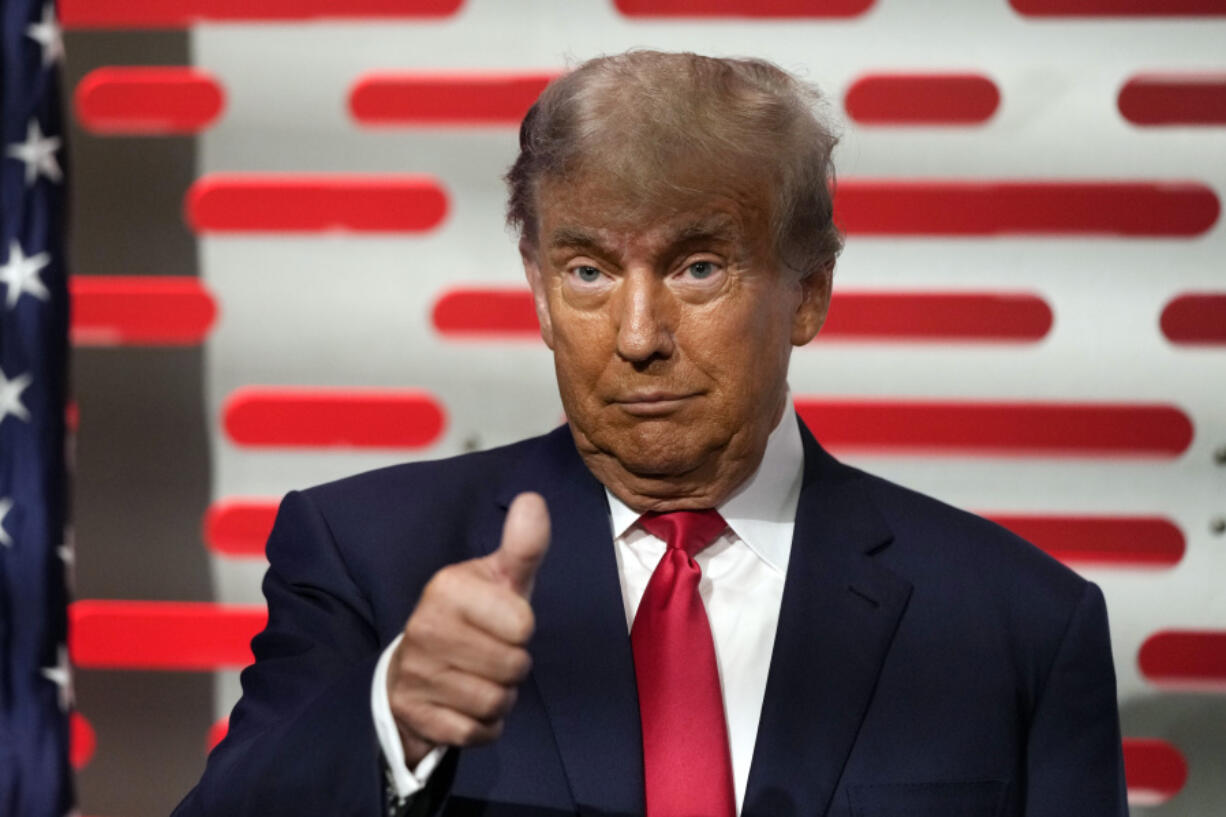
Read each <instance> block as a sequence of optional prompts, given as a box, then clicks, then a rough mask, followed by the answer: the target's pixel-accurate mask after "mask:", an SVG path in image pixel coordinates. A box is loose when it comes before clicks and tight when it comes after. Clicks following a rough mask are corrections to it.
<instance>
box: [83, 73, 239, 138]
mask: <svg viewBox="0 0 1226 817" xmlns="http://www.w3.org/2000/svg"><path fill="white" fill-rule="evenodd" d="M74 103H75V108H76V114H77V120H78V121H79V122H80V123H81V125H82V126H83V127H85V129H86V130H90V131H93V132H94V133H124V134H174V133H199V132H200V131H202V130H204V129H205V128H207V127H208V126H209V125H211V124H213V122H214V120H216V119H217V117H218V116H220V115H221V109H222V107H223V106H224V104H225V95H224V93H223V92H222V89H221V85H220V84H219V83H218V82H217V80H216V79H215V78H214V77H213V76H212V75H211V74H208V73H206V72H204V71H201V70H199V69H196V68H180V67H166V68H143V67H141V68H127V67H124V68H117V67H109V68H98V69H96V70H94V71H91V72H89V73H88V74H86V75H85V77H84V78H83V79H82V80H81V82H80V84H78V85H77V90H76V93H75V95H74Z"/></svg>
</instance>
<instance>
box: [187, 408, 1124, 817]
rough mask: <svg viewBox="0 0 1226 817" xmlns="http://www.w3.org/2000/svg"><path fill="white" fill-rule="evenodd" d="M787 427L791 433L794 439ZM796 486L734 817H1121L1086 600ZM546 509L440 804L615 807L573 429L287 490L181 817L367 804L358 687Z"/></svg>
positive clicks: (1053, 581) (1046, 566)
mask: <svg viewBox="0 0 1226 817" xmlns="http://www.w3.org/2000/svg"><path fill="white" fill-rule="evenodd" d="M802 429H803V427H802ZM802 434H803V437H804V449H805V474H804V483H803V487H802V489H801V495H800V505H799V509H798V511H797V516H796V528H795V537H794V544H793V546H792V555H791V561H790V563H789V565H788V574H787V581H786V586H785V590H784V596H783V603H782V610H781V614H780V618H779V628H778V632H777V635H776V639H775V646H774V652H773V657H772V659H771V666H770V671H769V679H768V682H767V688H766V698H765V703H764V705H763V708H762V715H761V722H760V725H759V728H758V739H757V744H756V746H755V749H754V756H753V764H752V768H751V771H750V775H749V783H748V790H747V792H746V796H745V803H744V807H743V814H744V815H752V817H790V816H791V815H829V816H830V817H870V815H906V816H907V817H980V815H982V817H1021V815H1025V817H1067V816H1068V815H1076V817H1099V816H1100V815H1102V816H1103V817H1105V816H1106V815H1112V816H1113V817H1115V816H1117V815H1125V814H1127V806H1126V804H1125V789H1124V776H1123V764H1122V760H1121V749H1120V736H1119V726H1118V716H1117V709H1116V699H1115V677H1114V670H1113V666H1112V661H1111V649H1110V643H1109V640H1108V634H1107V620H1106V611H1105V608H1104V605H1103V598H1102V595H1101V593H1100V592H1099V590H1098V588H1097V587H1095V586H1094V585H1093V584H1091V583H1089V582H1086V581H1085V580H1083V579H1081V578H1080V577H1078V576H1077V575H1076V574H1074V573H1073V572H1072V571H1070V570H1068V569H1067V568H1065V567H1063V566H1062V565H1060V564H1059V563H1057V562H1056V561H1054V560H1052V559H1050V558H1048V557H1047V556H1046V555H1044V554H1043V553H1041V552H1040V551H1038V550H1037V549H1036V548H1034V547H1033V546H1032V545H1030V544H1028V543H1026V542H1024V541H1022V540H1020V539H1018V538H1017V537H1015V536H1013V535H1011V534H1009V533H1008V532H1006V531H1004V530H1002V529H1001V528H999V527H997V526H995V525H993V524H991V523H989V522H987V521H985V520H983V519H980V518H978V517H975V516H972V515H970V514H967V513H963V512H961V511H958V510H955V509H953V508H950V507H948V506H946V505H943V504H941V503H939V502H936V501H934V500H932V499H929V498H926V497H924V496H921V495H919V494H916V493H914V492H912V491H908V490H906V489H903V488H900V487H898V486H896V485H893V484H891V483H888V482H886V481H884V480H881V479H878V478H876V477H873V476H870V475H867V474H865V473H863V472H861V471H858V470H856V469H853V468H850V467H848V466H845V465H843V464H841V463H839V462H838V461H836V460H835V459H834V458H832V457H831V456H829V455H828V454H827V453H826V452H825V451H823V450H822V449H821V448H820V447H819V446H818V444H817V443H816V441H815V440H814V439H813V437H812V436H811V435H810V434H809V433H808V431H807V430H802ZM525 490H534V491H538V492H540V493H541V494H542V495H544V497H545V499H546V501H547V502H548V504H549V510H550V514H551V517H552V522H553V543H552V547H551V549H550V552H549V555H548V557H547V558H546V560H545V563H544V565H543V566H542V568H541V571H540V573H539V575H538V577H537V582H536V590H535V594H534V596H533V607H534V609H535V611H536V615H537V632H536V635H535V636H534V638H533V642H532V647H531V651H532V653H533V659H534V665H533V669H532V673H531V675H530V677H529V678H528V679H527V680H526V681H525V682H524V684H523V685H522V687H521V689H520V695H519V699H518V702H517V704H516V706H515V708H514V710H513V711H512V713H511V714H510V715H509V717H508V720H507V722H506V728H505V732H504V734H503V736H502V737H501V738H500V739H499V740H498V741H496V742H494V743H493V744H490V745H488V746H485V747H481V748H476V749H464V750H460V751H457V752H453V753H452V758H451V761H450V762H449V763H448V764H446V765H447V768H445V769H442V770H440V772H439V773H438V774H437V775H436V778H437V779H436V780H435V781H434V783H433V784H432V791H433V796H434V798H435V801H436V802H435V808H434V810H435V811H436V812H438V813H441V814H446V815H469V814H471V815H488V816H489V817H499V816H500V817H513V816H514V815H525V816H526V815H564V814H565V815H572V814H582V815H590V817H596V815H609V816H612V815H633V814H641V813H642V811H643V772H642V753H641V748H640V733H639V714H638V700H637V696H636V693H635V681H634V668H633V659H632V657H631V652H630V641H629V636H628V634H627V630H626V621H625V614H624V612H623V606H622V600H621V590H620V587H619V583H618V577H617V570H616V564H615V560H614V553H613V546H612V541H611V533H610V529H609V528H610V526H609V523H608V508H607V503H606V500H605V496H604V491H603V488H602V486H601V485H600V483H599V482H597V481H596V479H595V478H594V477H593V476H592V474H591V473H590V472H589V471H588V470H587V468H586V467H585V466H584V465H583V462H582V461H581V459H580V458H579V456H578V454H577V452H576V450H575V447H574V445H573V443H572V441H571V436H570V432H569V431H568V430H567V429H566V428H565V427H563V428H561V429H558V430H556V431H554V432H553V433H551V434H548V435H546V436H544V437H540V438H536V439H531V440H527V441H524V442H521V443H517V444H515V445H511V446H508V447H505V448H500V449H496V450H492V451H487V452H482V453H476V454H470V455H466V456H462V457H457V458H454V459H449V460H443V461H438V462H425V463H413V464H408V465H403V466H397V467H394V468H389V469H384V470H381V471H376V472H372V473H368V474H363V475H359V476H356V477H352V478H349V479H345V480H342V481H340V482H336V483H332V484H329V485H324V486H321V487H317V488H313V489H311V490H309V491H305V492H303V493H294V494H290V495H289V496H287V497H286V499H285V501H284V502H283V504H282V506H281V510H280V512H279V514H278V517H277V522H276V526H275V529H274V531H273V533H272V536H271V538H270V539H269V542H268V558H269V563H270V567H269V571H268V574H267V576H266V578H265V581H264V592H265V595H266V596H267V598H268V605H269V621H268V626H267V629H265V630H264V632H262V633H261V634H260V635H259V636H257V637H256V639H255V640H254V642H253V648H254V651H255V656H256V662H255V664H254V665H252V666H251V667H249V668H248V669H246V670H245V671H244V672H243V676H242V683H243V697H242V700H241V701H240V702H239V703H238V705H237V707H236V708H235V710H234V713H233V715H232V717H231V720H230V732H229V735H228V737H227V738H226V739H225V740H224V741H223V742H222V743H221V744H220V745H219V746H218V748H217V749H216V750H215V751H214V752H213V754H212V756H211V757H210V759H209V763H208V768H207V770H206V772H205V774H204V777H203V778H202V780H201V781H200V783H199V785H198V786H197V787H196V788H195V789H194V790H193V791H192V792H191V794H189V795H188V797H187V799H186V800H185V801H184V802H183V804H182V805H181V806H180V807H179V810H178V811H176V815H180V817H196V816H197V815H217V816H218V817H221V816H222V815H224V816H225V817H240V816H241V815H251V816H252V817H257V816H258V817H268V816H269V815H280V814H286V815H316V814H318V815H365V816H366V817H377V815H380V814H381V813H383V791H384V788H383V780H382V776H381V769H380V753H379V750H378V747H377V742H376V739H375V735H374V728H373V726H372V723H371V714H370V682H371V675H372V672H373V669H374V665H375V662H376V659H377V657H378V654H379V652H380V650H381V649H382V648H383V646H384V645H386V644H387V643H388V642H389V641H391V639H392V638H393V637H394V636H395V635H396V634H397V633H399V632H400V631H401V629H402V628H403V626H404V623H405V621H406V619H407V618H408V616H409V614H410V612H411V611H412V609H413V607H414V604H415V603H416V601H417V598H418V595H419V593H420V592H421V589H422V587H423V586H424V585H425V583H426V582H427V581H428V580H429V579H430V577H431V576H432V575H433V574H434V573H435V571H437V570H438V569H439V568H441V567H443V566H444V565H447V564H450V563H453V562H458V561H462V560H465V559H470V558H473V557H476V556H480V555H483V554H486V553H488V552H490V551H491V550H493V549H494V548H495V547H496V546H497V543H498V541H499V538H500V532H501V528H502V522H503V518H504V516H505V513H506V507H507V504H508V503H509V501H510V500H511V498H512V497H514V496H515V495H516V494H517V493H519V492H520V491H525Z"/></svg>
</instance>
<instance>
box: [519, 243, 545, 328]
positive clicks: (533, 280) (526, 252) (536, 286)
mask: <svg viewBox="0 0 1226 817" xmlns="http://www.w3.org/2000/svg"><path fill="white" fill-rule="evenodd" d="M519 257H520V259H521V260H522V261H523V262H524V275H525V276H526V277H527V279H528V286H529V287H530V288H531V289H532V303H533V305H534V306H535V307H536V320H537V323H539V324H540V325H541V340H543V341H545V345H546V346H548V347H549V348H550V349H552V348H553V322H552V321H551V320H550V319H549V298H548V296H547V293H546V292H545V281H544V279H543V278H542V277H541V266H540V262H539V261H538V260H537V259H538V255H537V251H536V247H534V246H533V245H532V243H531V242H529V241H528V240H527V239H526V238H521V239H520V240H519Z"/></svg>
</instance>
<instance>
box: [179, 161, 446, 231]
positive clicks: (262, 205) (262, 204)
mask: <svg viewBox="0 0 1226 817" xmlns="http://www.w3.org/2000/svg"><path fill="white" fill-rule="evenodd" d="M447 206H448V204H447V194H446V193H445V192H444V191H443V188H442V187H440V186H439V184H438V182H437V181H435V180H434V179H432V178H429V177H426V176H394V175H388V176H356V175H344V174H334V175H328V174H319V175H311V174H302V175H291V174H255V173H251V174H217V175H212V176H206V177H204V178H202V179H199V180H197V181H196V182H195V183H194V184H193V185H192V187H191V190H189V191H188V194H187V203H186V209H187V222H188V224H189V225H190V226H191V228H192V229H193V230H195V231H197V232H255V231H276V232H308V233H316V232H325V231H330V230H353V231H357V232H410V233H412V232H422V231H425V230H430V229H433V228H434V227H437V226H438V225H439V223H440V222H442V220H443V218H444V217H445V216H446V215H447Z"/></svg>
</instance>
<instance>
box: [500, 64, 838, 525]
mask: <svg viewBox="0 0 1226 817" xmlns="http://www.w3.org/2000/svg"><path fill="white" fill-rule="evenodd" d="M817 101H818V100H817V95H816V92H815V91H813V90H811V89H810V88H808V87H806V86H805V85H803V84H802V83H800V82H798V81H797V80H796V79H794V78H793V77H791V76H790V75H788V74H787V73H785V72H783V71H781V70H780V69H778V68H776V67H775V66H773V65H770V64H769V63H765V62H760V61H753V60H721V59H712V58H707V57H700V56H697V55H693V54H663V53H658V52H647V51H638V52H630V53H627V54H622V55H618V56H614V57H605V58H600V59H596V60H592V61H590V62H587V63H584V64H583V65H581V66H579V67H578V68H577V69H576V70H574V71H572V72H571V73H569V74H567V75H565V76H564V77H562V78H560V79H558V80H556V81H555V82H554V83H552V84H551V85H550V86H549V87H548V88H547V89H546V90H545V92H544V93H543V94H542V95H541V98H540V100H539V101H538V102H537V104H536V105H535V106H534V107H533V109H532V111H530V112H529V114H528V116H527V117H526V118H525V120H524V123H523V127H522V129H521V132H520V146H521V152H520V156H519V158H518V160H517V161H516V163H515V165H514V166H513V167H512V169H511V171H510V173H509V174H508V177H507V178H508V182H509V184H510V187H511V196H510V206H509V215H508V218H509V221H510V222H511V224H513V225H514V226H516V227H518V228H519V230H520V234H521V241H520V249H521V253H522V255H523V259H524V265H525V270H526V272H527V275H528V280H529V283H530V284H531V286H532V289H533V293H534V296H535V300H536V307H537V313H538V316H539V318H540V321H541V334H542V336H543V337H544V339H545V342H546V343H547V344H548V345H549V346H550V348H551V349H553V351H554V355H555V363H556V367H557V373H558V384H559V389H560V391H561V395H562V402H563V406H564V407H565V409H566V412H567V416H568V418H569V419H570V422H571V428H572V431H573V432H574V434H575V440H576V443H577V445H578V446H579V450H580V452H581V453H582V454H583V456H584V459H585V461H586V462H587V464H588V465H589V467H590V468H591V469H592V470H593V472H594V473H595V474H596V475H597V476H598V477H599V478H600V479H601V481H602V482H604V483H605V484H606V485H608V486H609V488H610V489H611V490H613V492H614V493H616V494H617V495H618V496H619V497H620V498H621V499H623V501H626V502H627V503H628V504H630V505H631V506H632V507H635V508H637V509H640V510H646V509H654V510H668V509H677V508H687V507H709V506H712V505H715V504H718V503H719V502H721V501H723V500H724V499H725V498H726V497H727V496H728V495H729V494H730V493H731V492H732V491H734V490H735V489H736V487H737V486H739V485H740V484H741V483H742V482H743V481H744V480H745V479H746V478H747V477H748V476H749V475H750V474H752V472H753V471H754V469H756V468H757V465H758V463H759V461H760V460H761V457H762V452H763V450H764V449H765V445H766V438H767V436H768V435H769V433H770V431H771V429H772V428H773V427H774V425H775V424H776V422H777V421H778V420H779V417H780V416H781V413H782V411H783V410H784V403H785V395H786V390H787V384H786V376H787V364H788V359H789V357H790V351H791V347H792V346H794V345H801V344H804V343H807V342H809V341H810V340H811V339H812V338H813V336H814V335H815V334H816V333H817V331H818V329H820V328H821V324H822V321H823V320H824V319H825V313H826V307H827V305H828V303H829V296H830V276H831V271H832V269H833V265H834V259H835V257H836V255H837V254H838V251H839V249H840V246H841V239H840V236H839V233H838V231H837V229H836V228H835V227H834V224H833V222H832V220H831V211H832V207H831V191H830V185H831V183H832V176H833V169H832V165H831V161H830V154H831V150H832V148H833V146H834V142H835V139H834V137H833V136H832V134H831V132H830V130H829V128H828V127H826V126H825V125H824V124H823V123H822V122H821V121H819V120H818V119H817V117H815V116H814V113H813V108H814V106H815V104H816V103H817Z"/></svg>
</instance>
